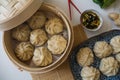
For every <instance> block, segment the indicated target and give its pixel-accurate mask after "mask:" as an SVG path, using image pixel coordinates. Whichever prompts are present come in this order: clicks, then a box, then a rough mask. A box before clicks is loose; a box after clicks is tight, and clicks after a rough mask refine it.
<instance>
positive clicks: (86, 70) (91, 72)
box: [81, 66, 100, 80]
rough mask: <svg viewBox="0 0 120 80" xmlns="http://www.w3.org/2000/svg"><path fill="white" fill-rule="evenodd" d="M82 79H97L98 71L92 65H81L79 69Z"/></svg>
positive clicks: (98, 76)
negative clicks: (81, 67)
mask: <svg viewBox="0 0 120 80" xmlns="http://www.w3.org/2000/svg"><path fill="white" fill-rule="evenodd" d="M81 77H82V80H99V78H100V72H99V70H98V69H96V68H93V67H88V66H86V67H83V69H82V70H81Z"/></svg>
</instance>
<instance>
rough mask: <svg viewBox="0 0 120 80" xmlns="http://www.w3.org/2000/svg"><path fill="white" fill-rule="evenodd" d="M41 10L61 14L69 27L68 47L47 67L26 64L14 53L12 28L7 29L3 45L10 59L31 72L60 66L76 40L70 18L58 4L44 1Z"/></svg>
mask: <svg viewBox="0 0 120 80" xmlns="http://www.w3.org/2000/svg"><path fill="white" fill-rule="evenodd" d="M40 10H43V11H49V12H52V13H54V14H56V15H57V16H59V17H60V18H61V19H62V21H63V22H64V24H65V26H66V28H67V31H68V43H67V47H66V49H65V51H64V52H63V54H62V55H61V56H60V57H59V58H58V59H57V60H56V61H55V62H53V63H52V64H50V65H48V66H46V67H30V66H29V65H26V64H24V63H23V62H21V61H20V60H18V58H17V57H16V56H15V54H14V50H13V44H12V38H11V36H10V30H7V31H5V32H4V34H3V45H4V49H5V51H6V54H7V55H8V57H9V59H10V60H11V61H12V62H13V63H14V64H15V65H16V66H17V67H19V68H20V69H22V70H26V71H28V72H31V73H46V72H49V71H51V70H53V69H55V68H57V67H58V66H60V65H61V64H62V63H63V62H64V61H65V60H66V59H67V57H68V56H69V53H70V51H71V49H72V46H73V41H74V36H73V28H72V26H71V24H70V21H69V20H68V18H67V17H66V16H65V14H64V13H63V12H62V11H61V10H60V9H58V8H57V7H56V6H53V5H51V4H47V3H42V5H41V7H40ZM27 19H28V18H27ZM27 19H26V20H27ZM17 25H18V24H17ZM8 29H9V28H8Z"/></svg>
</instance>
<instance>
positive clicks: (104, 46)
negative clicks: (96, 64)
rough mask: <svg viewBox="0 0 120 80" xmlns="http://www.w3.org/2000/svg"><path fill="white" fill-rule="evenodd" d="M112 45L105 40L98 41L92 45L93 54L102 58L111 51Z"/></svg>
mask: <svg viewBox="0 0 120 80" xmlns="http://www.w3.org/2000/svg"><path fill="white" fill-rule="evenodd" d="M112 51H113V50H112V47H111V46H110V45H109V44H108V43H107V42H105V41H98V42H96V43H95V45H94V52H95V55H96V56H97V57H99V58H104V57H107V56H109V55H110V54H111V53H112Z"/></svg>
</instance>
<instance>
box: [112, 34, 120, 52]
mask: <svg viewBox="0 0 120 80" xmlns="http://www.w3.org/2000/svg"><path fill="white" fill-rule="evenodd" d="M110 44H111V45H112V47H113V50H114V54H115V53H118V52H120V36H115V37H113V38H112V39H111V40H110Z"/></svg>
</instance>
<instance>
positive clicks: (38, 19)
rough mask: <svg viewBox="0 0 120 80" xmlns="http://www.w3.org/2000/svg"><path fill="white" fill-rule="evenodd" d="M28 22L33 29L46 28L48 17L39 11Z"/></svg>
mask: <svg viewBox="0 0 120 80" xmlns="http://www.w3.org/2000/svg"><path fill="white" fill-rule="evenodd" d="M27 22H28V24H29V26H30V27H31V29H38V28H41V27H43V26H44V24H45V22H46V16H45V15H44V13H43V12H40V11H37V12H36V13H35V14H34V15H33V16H32V17H31V18H30V19H28V21H27Z"/></svg>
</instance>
